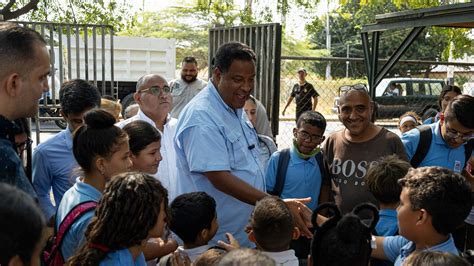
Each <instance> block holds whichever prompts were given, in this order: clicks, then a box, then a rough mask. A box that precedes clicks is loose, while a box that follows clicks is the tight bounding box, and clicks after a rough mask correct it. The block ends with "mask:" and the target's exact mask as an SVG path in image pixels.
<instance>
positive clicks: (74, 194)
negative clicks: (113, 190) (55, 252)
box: [55, 177, 102, 261]
mask: <svg viewBox="0 0 474 266" xmlns="http://www.w3.org/2000/svg"><path fill="white" fill-rule="evenodd" d="M100 197H102V193H101V192H100V191H99V190H97V189H96V188H95V187H93V186H91V185H89V184H86V183H84V182H82V178H81V177H78V178H76V184H74V186H72V187H71V188H70V189H69V190H68V191H66V193H64V196H63V199H62V200H61V203H60V204H59V207H58V212H57V213H56V223H55V227H56V230H58V229H59V225H60V224H61V222H62V221H63V220H64V218H66V215H67V214H68V213H69V212H70V211H71V209H72V208H74V207H75V206H76V205H78V204H79V203H82V202H86V201H95V202H97V203H98V202H99V200H100ZM94 212H95V209H94V210H91V211H88V212H86V213H84V214H83V215H82V216H81V217H80V218H78V219H77V220H76V221H75V222H74V223H73V224H72V225H71V227H70V228H69V231H68V232H67V233H66V234H65V235H64V237H63V243H62V246H61V253H62V255H63V257H64V261H66V260H67V259H69V257H71V256H72V255H74V254H75V253H76V251H78V249H79V248H80V247H81V246H82V244H83V243H84V240H85V235H84V233H85V232H86V228H87V226H88V225H89V222H90V220H91V219H92V217H94Z"/></svg>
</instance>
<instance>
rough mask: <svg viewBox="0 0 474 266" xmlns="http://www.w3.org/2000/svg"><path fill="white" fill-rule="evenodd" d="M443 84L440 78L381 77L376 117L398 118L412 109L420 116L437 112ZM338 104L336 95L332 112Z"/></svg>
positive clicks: (376, 89) (376, 99)
mask: <svg viewBox="0 0 474 266" xmlns="http://www.w3.org/2000/svg"><path fill="white" fill-rule="evenodd" d="M445 84H446V83H445V81H444V80H442V79H428V78H386V79H383V80H382V81H381V82H380V84H379V85H377V87H376V88H375V99H374V102H375V105H376V106H375V115H376V118H398V117H400V116H401V115H402V114H404V113H405V112H407V111H414V112H416V113H417V114H419V115H420V116H423V115H425V114H428V113H432V112H438V111H439V106H438V96H439V94H440V93H441V91H442V89H443V87H444V85H445ZM339 95H340V92H339ZM338 106H339V97H336V98H335V99H334V106H333V108H332V112H333V113H337V112H338Z"/></svg>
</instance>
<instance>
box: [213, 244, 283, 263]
mask: <svg viewBox="0 0 474 266" xmlns="http://www.w3.org/2000/svg"><path fill="white" fill-rule="evenodd" d="M218 265H219V266H274V265H275V261H274V260H273V259H272V258H270V257H269V256H267V255H265V254H263V253H262V252H261V251H258V250H256V249H250V248H239V249H234V250H232V251H229V252H228V253H227V254H225V255H224V256H223V257H222V259H221V260H220V261H219V264H218Z"/></svg>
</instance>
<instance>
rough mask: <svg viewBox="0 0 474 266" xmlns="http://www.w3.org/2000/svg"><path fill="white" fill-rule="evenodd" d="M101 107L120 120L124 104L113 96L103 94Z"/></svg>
mask: <svg viewBox="0 0 474 266" xmlns="http://www.w3.org/2000/svg"><path fill="white" fill-rule="evenodd" d="M100 108H102V109H104V110H105V111H107V112H109V113H110V114H111V115H113V116H114V117H115V120H116V121H119V119H120V113H121V112H122V105H121V104H120V103H119V102H118V101H116V100H115V99H114V98H113V97H111V96H108V95H106V96H102V98H101V99H100Z"/></svg>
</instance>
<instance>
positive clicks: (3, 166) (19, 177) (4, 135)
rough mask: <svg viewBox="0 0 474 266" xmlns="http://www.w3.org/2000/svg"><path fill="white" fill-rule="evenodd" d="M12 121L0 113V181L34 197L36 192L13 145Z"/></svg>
mask: <svg viewBox="0 0 474 266" xmlns="http://www.w3.org/2000/svg"><path fill="white" fill-rule="evenodd" d="M14 127H15V125H14V123H13V122H11V121H10V120H8V119H6V118H5V117H3V116H2V115H0V182H3V183H7V184H10V185H12V186H15V187H17V188H19V189H21V190H23V191H24V192H26V193H28V194H29V195H31V196H32V197H33V198H34V199H36V193H35V190H34V189H33V186H32V185H31V183H30V180H29V179H28V177H27V176H26V173H25V169H24V168H23V164H22V162H21V159H20V157H19V156H18V153H17V152H16V150H15V147H14V141H15V136H14V134H15V133H14Z"/></svg>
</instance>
